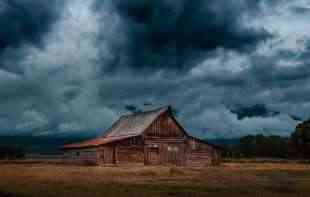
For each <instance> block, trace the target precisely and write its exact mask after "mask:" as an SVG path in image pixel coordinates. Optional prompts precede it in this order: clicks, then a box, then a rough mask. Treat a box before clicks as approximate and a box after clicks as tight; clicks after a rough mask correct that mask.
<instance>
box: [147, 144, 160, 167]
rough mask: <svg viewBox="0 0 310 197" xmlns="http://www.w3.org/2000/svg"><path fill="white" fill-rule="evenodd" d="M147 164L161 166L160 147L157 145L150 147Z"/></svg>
mask: <svg viewBox="0 0 310 197" xmlns="http://www.w3.org/2000/svg"><path fill="white" fill-rule="evenodd" d="M147 163H148V164H151V165H157V164H159V147H158V145H157V144H155V145H150V146H149V147H148V151H147Z"/></svg>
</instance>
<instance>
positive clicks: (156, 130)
mask: <svg viewBox="0 0 310 197" xmlns="http://www.w3.org/2000/svg"><path fill="white" fill-rule="evenodd" d="M144 135H145V136H148V137H184V136H187V133H186V132H185V130H184V129H183V128H182V127H181V126H180V125H179V124H178V123H177V121H176V120H175V118H174V117H173V115H172V113H171V111H170V110H167V111H166V112H165V113H162V114H161V115H159V116H158V117H157V118H156V119H155V120H154V121H153V122H152V124H151V125H150V126H149V127H148V128H147V129H146V130H145V131H144Z"/></svg>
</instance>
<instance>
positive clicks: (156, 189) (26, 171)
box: [0, 163, 310, 197]
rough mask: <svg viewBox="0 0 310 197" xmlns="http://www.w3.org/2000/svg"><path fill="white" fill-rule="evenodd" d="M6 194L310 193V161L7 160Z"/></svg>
mask: <svg viewBox="0 0 310 197" xmlns="http://www.w3.org/2000/svg"><path fill="white" fill-rule="evenodd" d="M0 196H5V197H14V196H17V197H36V196H38V197H41V196H42V197H54V196H55V197H56V196H57V197H78V196H91V197H96V196H101V197H110V196H111V197H112V196H113V197H118V196H124V197H135V196H143V197H144V196H145V197H155V196H160V197H166V196H169V197H171V196H178V197H192V196H193V197H196V196H197V197H200V196H210V197H221V196H224V197H226V196H227V197H228V196H229V197H235V196H242V197H248V196H258V197H265V196H266V197H277V196H281V197H289V196H292V197H303V196H305V197H308V196H310V165H307V164H293V163H286V164H284V163H282V164H281V163H261V164H258V163H225V164H222V165H221V166H218V167H206V168H176V167H96V166H69V165H61V164H48V163H45V164H44V163H27V164H25V163H24V164H18V163H15V164H14V163H1V164H0Z"/></svg>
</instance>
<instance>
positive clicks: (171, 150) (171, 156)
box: [167, 145, 179, 165]
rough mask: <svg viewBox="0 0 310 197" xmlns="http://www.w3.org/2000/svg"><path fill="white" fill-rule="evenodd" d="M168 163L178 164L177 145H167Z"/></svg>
mask: <svg viewBox="0 0 310 197" xmlns="http://www.w3.org/2000/svg"><path fill="white" fill-rule="evenodd" d="M167 149H168V163H170V164H173V165H177V164H178V152H179V147H178V146H172V145H169V146H168V148H167Z"/></svg>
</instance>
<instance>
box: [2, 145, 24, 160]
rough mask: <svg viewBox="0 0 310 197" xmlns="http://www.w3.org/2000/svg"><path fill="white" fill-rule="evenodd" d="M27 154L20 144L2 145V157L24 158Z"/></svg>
mask: <svg viewBox="0 0 310 197" xmlns="http://www.w3.org/2000/svg"><path fill="white" fill-rule="evenodd" d="M25 155H26V152H25V150H24V149H23V148H21V147H18V146H0V159H22V158H24V157H25Z"/></svg>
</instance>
